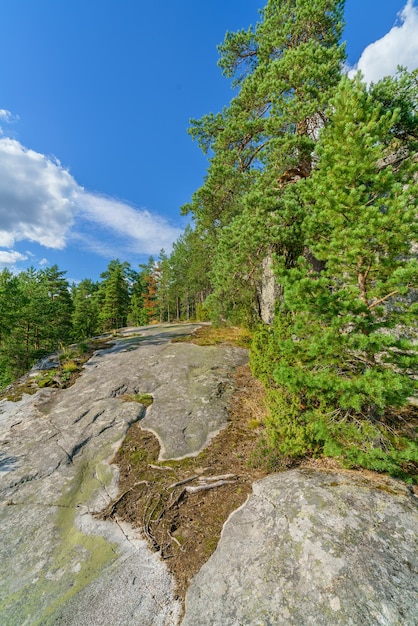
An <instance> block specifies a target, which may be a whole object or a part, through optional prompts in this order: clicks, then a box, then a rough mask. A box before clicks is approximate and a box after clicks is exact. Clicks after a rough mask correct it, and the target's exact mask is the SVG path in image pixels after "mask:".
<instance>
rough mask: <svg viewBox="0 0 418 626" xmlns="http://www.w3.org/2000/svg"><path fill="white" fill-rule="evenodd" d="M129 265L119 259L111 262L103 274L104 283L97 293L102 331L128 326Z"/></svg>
mask: <svg viewBox="0 0 418 626" xmlns="http://www.w3.org/2000/svg"><path fill="white" fill-rule="evenodd" d="M129 269H130V265H129V263H126V262H125V263H121V262H120V261H119V259H114V260H113V261H110V263H109V265H108V266H107V270H106V271H105V272H103V273H102V274H101V278H102V279H103V281H102V282H101V284H100V286H99V290H98V292H97V302H98V304H99V325H100V327H101V330H103V331H110V330H115V329H118V328H122V327H124V326H126V322H127V319H128V311H129V284H128V276H127V273H128V270H129Z"/></svg>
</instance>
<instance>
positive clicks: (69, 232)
mask: <svg viewBox="0 0 418 626" xmlns="http://www.w3.org/2000/svg"><path fill="white" fill-rule="evenodd" d="M10 115H11V114H10ZM8 116H9V112H8V111H5V110H4V109H0V118H1V117H3V118H8ZM92 227H94V229H95V233H94V239H95V240H96V245H95V248H96V252H97V253H98V254H103V256H109V254H108V252H109V251H110V250H112V252H115V253H116V254H112V256H120V257H123V256H124V252H125V251H126V250H129V251H130V252H131V253H132V252H133V253H136V254H158V253H159V251H160V250H161V248H165V249H166V250H167V251H168V250H169V249H170V248H171V245H172V243H173V242H174V241H175V240H176V239H177V238H178V236H179V235H180V234H181V232H182V230H181V229H180V228H175V227H173V226H172V225H170V224H169V222H168V221H167V220H166V219H164V218H163V217H161V216H158V215H154V214H152V213H150V212H149V211H147V210H145V209H136V208H134V207H132V206H130V205H129V204H127V203H125V202H122V201H120V200H117V199H114V198H109V197H105V196H102V195H99V194H94V193H91V192H88V191H86V190H85V189H83V188H82V187H81V186H80V185H78V183H77V182H76V180H75V179H74V178H73V176H72V175H71V174H70V173H69V172H68V170H66V169H65V168H64V167H63V166H62V165H61V163H60V162H59V161H58V160H53V159H51V158H49V157H47V156H45V155H43V154H40V153H39V152H35V151H33V150H30V149H27V148H25V147H24V146H22V144H20V143H19V142H18V141H17V140H15V139H11V138H8V137H0V247H3V248H9V249H10V248H12V247H13V246H14V244H15V243H16V242H18V241H24V240H27V241H30V242H36V243H38V244H41V245H42V246H45V247H47V248H54V249H63V248H65V247H66V245H67V243H68V241H69V240H71V241H72V242H77V241H78V242H79V243H81V244H82V242H83V239H84V240H85V239H86V237H87V238H88V236H89V235H88V233H85V232H84V231H85V230H86V231H89V229H90V230H91V229H92ZM103 230H104V231H107V236H106V234H105V235H104V239H105V240H106V241H101V240H100V237H101V235H102V234H103ZM109 235H111V243H110V245H109V242H108V239H109ZM89 243H91V242H89ZM90 250H91V248H90ZM0 262H1V260H0Z"/></svg>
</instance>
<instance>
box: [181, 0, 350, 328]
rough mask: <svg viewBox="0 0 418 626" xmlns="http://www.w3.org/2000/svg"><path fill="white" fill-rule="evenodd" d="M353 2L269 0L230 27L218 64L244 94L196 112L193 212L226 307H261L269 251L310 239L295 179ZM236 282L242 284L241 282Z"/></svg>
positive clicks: (336, 68)
mask: <svg viewBox="0 0 418 626" xmlns="http://www.w3.org/2000/svg"><path fill="white" fill-rule="evenodd" d="M343 6H344V2H343V1H340V0H298V1H297V2H295V1H294V0H269V1H268V2H267V5H266V7H265V9H264V10H263V11H261V18H262V19H261V21H260V22H259V23H258V24H257V25H256V27H255V28H254V29H253V28H250V29H249V30H248V31H240V32H238V33H227V34H226V37H225V41H224V43H223V44H222V45H221V46H220V47H219V50H220V55H221V56H220V61H219V65H220V66H221V68H222V69H223V72H224V74H225V76H227V77H228V78H230V79H233V86H234V87H235V88H236V90H237V95H236V96H235V97H234V98H233V99H232V101H231V103H230V105H229V106H228V107H225V109H224V110H223V111H222V112H221V113H219V114H217V115H214V114H209V115H207V116H205V117H203V118H202V119H201V120H198V121H196V120H195V121H193V125H192V128H191V131H190V132H191V134H192V136H193V137H194V138H195V139H197V140H198V142H199V144H200V146H201V148H202V149H203V151H204V152H206V153H207V154H208V155H209V156H210V166H209V169H208V173H207V177H206V180H205V183H204V185H203V186H202V188H201V189H199V190H198V191H197V192H196V193H195V195H194V197H193V200H192V203H191V204H190V205H187V206H186V207H184V211H186V212H192V213H193V215H194V218H195V220H196V227H197V231H198V232H199V233H200V234H201V235H202V236H203V237H204V238H205V241H206V242H207V249H208V250H209V257H210V258H211V259H212V261H213V273H212V275H211V278H212V281H213V285H214V295H213V298H212V301H213V300H215V301H217V302H218V303H220V302H222V311H221V312H220V313H221V316H222V315H223V316H226V317H227V318H228V317H231V316H232V317H234V318H235V319H237V311H238V312H240V311H242V312H243V313H242V315H243V317H244V319H249V320H251V318H255V319H257V317H258V305H257V289H258V285H259V282H260V268H261V265H262V262H263V259H264V258H265V257H266V256H268V255H271V254H272V253H273V252H274V253H276V254H280V255H281V256H283V257H286V258H287V259H288V260H289V263H291V262H292V261H293V259H294V258H296V257H297V256H298V254H299V253H300V251H301V249H302V248H303V242H302V240H301V232H300V225H301V222H302V219H303V214H302V212H301V208H300V205H298V203H297V202H296V201H295V198H294V192H293V190H292V189H289V187H291V186H289V183H293V182H295V181H296V180H299V179H301V178H306V177H308V176H309V175H310V173H311V169H312V162H311V154H312V151H313V148H314V144H315V140H316V136H317V132H318V128H319V127H320V126H321V125H322V124H323V123H324V122H325V121H326V116H325V109H326V107H327V106H328V103H329V100H330V98H331V95H332V93H333V91H334V89H335V87H336V85H337V84H338V81H339V79H340V75H341V67H342V62H343V59H344V47H343V46H341V45H340V43H339V41H340V37H341V31H342V13H343ZM233 285H235V288H233Z"/></svg>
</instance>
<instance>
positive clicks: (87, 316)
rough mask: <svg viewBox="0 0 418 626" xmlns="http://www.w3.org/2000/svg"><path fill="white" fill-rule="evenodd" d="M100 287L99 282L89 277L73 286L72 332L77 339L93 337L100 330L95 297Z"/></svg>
mask: <svg viewBox="0 0 418 626" xmlns="http://www.w3.org/2000/svg"><path fill="white" fill-rule="evenodd" d="M98 288H99V286H98V284H97V283H95V282H93V281H92V280H90V279H89V278H85V279H84V280H82V281H81V282H80V283H79V284H78V285H75V286H73V288H72V292H71V293H72V300H73V312H72V328H73V331H72V333H73V338H74V339H76V340H81V339H86V338H87V337H92V336H93V335H95V334H96V333H97V332H98V315H99V311H98V304H97V299H96V298H95V294H96V293H97V290H98Z"/></svg>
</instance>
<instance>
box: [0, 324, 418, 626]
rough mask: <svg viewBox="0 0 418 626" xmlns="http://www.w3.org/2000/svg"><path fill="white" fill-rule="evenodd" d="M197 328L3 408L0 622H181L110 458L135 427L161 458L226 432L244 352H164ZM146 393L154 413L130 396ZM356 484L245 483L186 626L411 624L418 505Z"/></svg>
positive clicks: (95, 363) (108, 359)
mask: <svg viewBox="0 0 418 626" xmlns="http://www.w3.org/2000/svg"><path fill="white" fill-rule="evenodd" d="M193 328H194V327H193V325H180V326H179V325H165V326H156V327H148V328H143V329H137V330H138V331H139V333H140V334H138V332H137V333H135V332H134V329H132V330H131V331H130V332H128V333H127V334H126V337H124V338H122V339H119V340H118V341H116V342H115V344H114V346H113V347H112V348H110V349H108V350H105V351H101V352H98V353H97V354H96V355H95V356H94V357H93V358H92V359H90V361H89V362H88V363H87V364H86V366H85V370H84V372H83V374H82V375H81V377H80V378H79V379H78V380H77V381H76V383H75V385H74V386H72V387H70V388H69V389H67V390H46V389H44V390H41V391H39V392H38V393H37V394H36V395H34V396H24V397H23V399H22V400H21V401H19V402H8V401H5V400H3V401H1V402H0V528H1V544H0V563H1V567H0V624H1V625H2V626H3V624H4V625H5V626H6V625H7V626H34V625H39V626H52V625H54V626H55V625H58V626H86V625H87V624H88V626H99V625H100V626H102V625H103V624H105V625H106V626H178V624H179V622H180V621H181V617H180V614H181V607H180V603H179V602H178V600H177V599H176V596H175V592H174V587H173V581H172V579H171V577H170V575H169V573H168V571H167V569H166V568H165V566H164V564H163V562H162V561H161V560H159V558H158V556H157V555H156V554H153V553H151V552H150V550H149V549H148V546H147V544H146V543H145V541H144V540H143V539H142V538H141V537H140V536H139V535H138V533H136V532H134V531H133V530H132V529H131V528H130V527H128V526H126V525H124V524H122V523H120V522H119V523H112V522H105V521H99V520H98V519H96V518H95V517H94V516H93V515H92V513H94V512H95V511H99V510H102V509H103V508H104V507H105V506H106V505H107V504H108V503H109V502H110V500H111V499H112V498H113V497H115V496H116V495H117V491H118V487H117V479H118V476H117V471H116V468H115V467H114V466H111V465H109V463H108V461H109V459H110V458H111V457H112V456H113V453H114V451H115V450H116V449H117V447H118V446H119V444H120V442H121V440H122V439H123V437H124V435H125V434H126V432H127V429H128V428H129V425H130V424H132V423H133V422H135V421H137V420H142V421H141V424H142V426H143V427H145V428H148V429H151V430H153V431H154V432H155V433H156V434H157V436H158V437H159V439H160V442H161V445H162V451H161V458H164V459H167V458H179V457H183V456H185V455H194V454H196V453H197V452H198V451H199V450H200V449H201V448H202V447H204V446H205V445H206V444H207V442H208V441H209V439H210V438H211V437H212V436H213V435H214V434H215V433H216V432H218V430H219V429H220V428H222V427H223V426H224V425H225V423H226V419H227V413H226V405H227V402H228V399H229V395H230V393H231V391H232V384H231V377H230V373H231V371H232V370H233V369H234V368H235V366H237V365H239V364H242V363H244V362H245V361H246V359H247V354H246V351H245V350H242V349H239V348H232V347H219V346H218V347H204V348H200V347H198V346H195V345H191V344H184V343H176V344H174V343H169V340H170V339H171V338H173V337H176V336H179V335H181V334H188V333H190V332H191V330H192V329H193ZM142 393H149V394H152V396H153V398H154V403H153V404H152V406H151V408H150V409H148V411H145V409H144V407H142V405H140V404H138V403H137V402H123V401H122V399H123V397H124V396H126V395H127V394H128V395H129V394H142ZM365 476H366V475H362V474H355V473H354V472H340V473H334V472H319V471H311V470H309V471H308V470H303V471H302V470H293V471H289V472H285V473H282V474H275V475H271V476H268V477H267V478H265V479H263V480H261V481H259V482H257V483H255V484H254V488H253V494H252V495H251V496H250V498H249V499H248V501H247V502H246V503H245V504H244V505H243V506H242V507H241V508H240V509H238V510H237V511H235V512H234V513H233V514H232V515H231V516H230V518H229V520H228V521H227V522H226V523H225V525H224V530H223V534H222V537H221V540H220V543H219V545H218V548H217V550H216V551H215V553H214V554H213V556H212V557H211V559H210V560H209V561H208V562H207V563H206V564H205V565H204V566H203V568H202V569H201V571H200V572H199V573H198V574H197V576H196V577H195V578H194V580H193V581H192V584H191V587H190V589H189V592H188V595H187V602H186V613H185V616H184V618H183V620H182V622H181V623H182V626H261V625H265V626H267V625H269V626H280V625H282V624H283V625H290V626H295V625H296V626H309V625H312V626H313V625H314V626H380V625H382V626H412V625H414V624H418V610H417V605H418V604H417V599H418V582H417V580H418V576H417V545H416V537H417V528H418V514H417V508H416V500H415V498H414V496H412V495H411V494H410V493H409V491H408V489H407V487H405V486H403V485H401V484H400V483H398V482H396V481H392V480H388V479H383V478H379V480H378V481H374V482H373V481H371V479H369V477H368V476H369V475H367V478H366V477H365Z"/></svg>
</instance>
